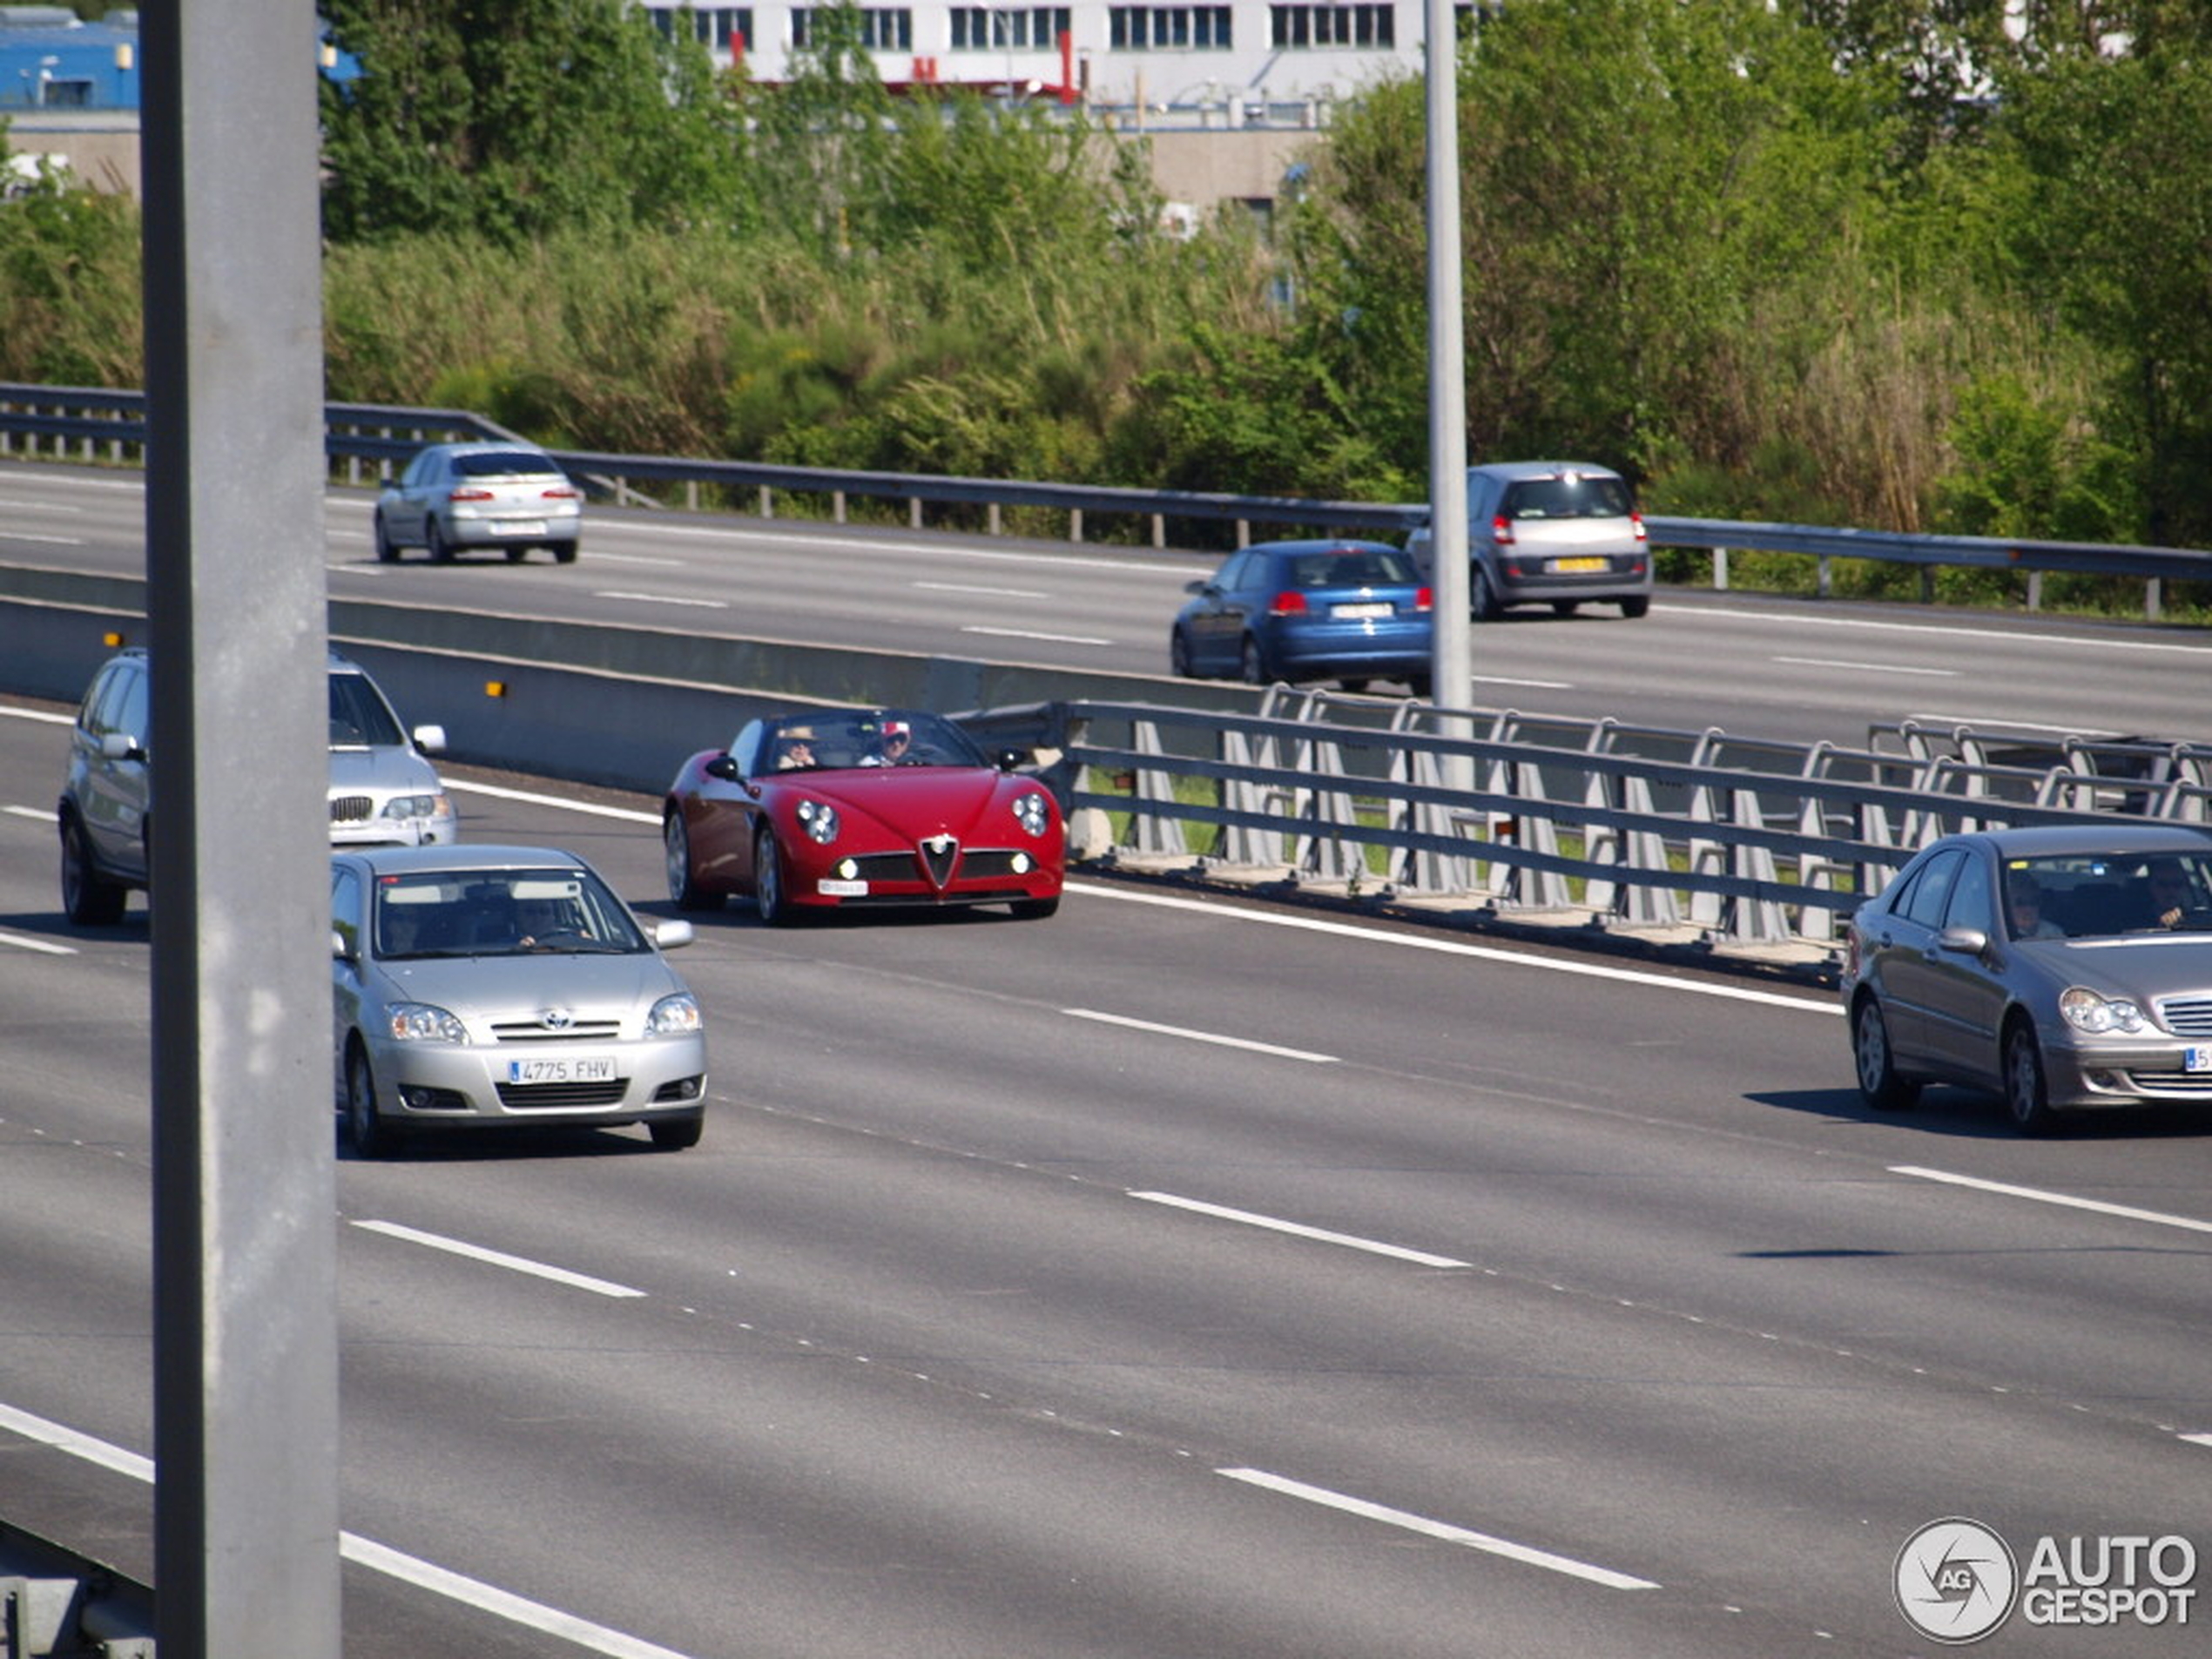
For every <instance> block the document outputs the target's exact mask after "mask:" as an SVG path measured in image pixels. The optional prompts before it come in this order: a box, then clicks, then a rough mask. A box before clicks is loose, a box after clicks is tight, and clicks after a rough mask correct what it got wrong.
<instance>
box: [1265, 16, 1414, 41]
mask: <svg viewBox="0 0 2212 1659" xmlns="http://www.w3.org/2000/svg"><path fill="white" fill-rule="evenodd" d="M1267 10H1268V20H1269V24H1270V27H1271V38H1270V40H1269V43H1268V44H1270V45H1272V46H1275V47H1277V48H1278V49H1282V50H1288V51H1298V50H1300V49H1301V48H1306V47H1332V46H1366V47H1372V48H1374V49H1376V50H1378V51H1383V50H1390V49H1393V48H1395V47H1396V46H1397V44H1398V14H1397V10H1396V9H1395V8H1394V7H1391V6H1270V7H1269V8H1268V9H1267Z"/></svg>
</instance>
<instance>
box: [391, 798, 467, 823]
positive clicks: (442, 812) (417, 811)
mask: <svg viewBox="0 0 2212 1659" xmlns="http://www.w3.org/2000/svg"><path fill="white" fill-rule="evenodd" d="M452 813H453V808H452V806H450V805H448V802H447V800H446V798H445V797H444V796H443V795H395V796H393V797H392V799H389V800H388V801H386V802H385V803H384V814H383V815H384V816H385V817H386V818H446V817H449V816H451V815H452Z"/></svg>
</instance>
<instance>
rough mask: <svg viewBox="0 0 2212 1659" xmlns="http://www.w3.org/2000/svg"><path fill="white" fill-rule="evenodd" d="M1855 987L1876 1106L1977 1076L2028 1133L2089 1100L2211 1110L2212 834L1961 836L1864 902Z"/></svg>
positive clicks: (2126, 830) (2174, 830)
mask: <svg viewBox="0 0 2212 1659" xmlns="http://www.w3.org/2000/svg"><path fill="white" fill-rule="evenodd" d="M1843 995H1844V1010H1845V1012H1846V1013H1847V1014H1848V1015H1850V1017H1851V1049H1852V1054H1853V1057H1854V1059H1855V1061H1856V1062H1857V1068H1858V1086H1859V1090H1860V1092H1861V1093H1862V1094H1863V1095H1864V1096H1865V1099H1866V1101H1867V1103H1868V1104H1870V1105H1872V1106H1876V1107H1882V1108H1898V1107H1905V1106H1910V1105H1911V1104H1912V1103H1913V1102H1914V1101H1915V1100H1916V1099H1917V1098H1918V1097H1919V1093H1920V1089H1921V1085H1922V1084H1924V1083H1927V1082H1955V1083H1963V1084H1965V1085H1966V1086H1967V1087H1969V1088H1974V1089H1986V1090H1988V1091H1990V1092H1992V1093H1994V1094H1999V1095H2001V1096H2003V1097H2004V1100H2005V1103H2006V1107H2007V1108H2008V1109H2009V1110H2010V1112H2011V1114H2012V1118H2013V1124H2014V1126H2015V1127H2016V1128H2018V1129H2019V1130H2020V1131H2021V1132H2022V1133H2023V1134H2031V1135H2032V1134H2036V1133H2038V1132H2040V1131H2041V1130H2045V1129H2047V1128H2048V1127H2049V1125H2050V1123H2051V1121H2052V1116H2053V1114H2054V1112H2059V1111H2067V1110H2072V1109H2080V1108H2087V1107H2099V1106H2135V1105H2141V1104H2142V1103H2146V1102H2153V1101H2156V1102H2170V1103H2178V1104H2182V1105H2187V1106H2194V1107H2196V1108H2199V1109H2203V1108H2212V835H2209V834H2207V833H2205V832H2204V831H2202V830H2201V829H2199V828H2196V827H2193V826H2188V825H2183V824H2168V825H2149V824H2141V823H2135V824H2110V825H2105V824H2089V825H2083V826H2072V825H2067V826H2050V827H2038V828H2033V829H2012V830H1989V831H1982V832H1979V833H1970V834H1960V835H1946V836H1945V837H1944V838H1943V839H1942V840H1939V841H1935V842H1932V843H1931V844H1930V845H1929V846H1927V847H1925V849H1923V850H1922V851H1921V853H1919V855H1918V856H1917V857H1915V858H1914V859H1913V860H1912V862H1911V863H1909V864H1907V865H1906V866H1905V867H1904V868H1903V869H1902V870H1900V871H1898V874H1897V877H1896V879H1895V880H1892V882H1891V883H1890V884H1889V886H1888V887H1885V888H1884V889H1883V890H1882V894H1881V896H1880V897H1879V898H1878V899H1875V900H1871V902H1869V903H1867V904H1865V905H1863V906H1861V907H1859V909H1858V912H1857V913H1856V914H1853V916H1852V917H1851V925H1850V927H1849V930H1848V932H1847V934H1846V936H1845V941H1844V974H1843Z"/></svg>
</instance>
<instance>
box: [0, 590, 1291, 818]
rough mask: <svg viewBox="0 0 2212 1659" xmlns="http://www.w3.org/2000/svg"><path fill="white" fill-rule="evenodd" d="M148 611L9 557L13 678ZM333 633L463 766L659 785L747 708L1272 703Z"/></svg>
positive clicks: (864, 668) (758, 654)
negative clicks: (440, 732) (433, 729)
mask: <svg viewBox="0 0 2212 1659" xmlns="http://www.w3.org/2000/svg"><path fill="white" fill-rule="evenodd" d="M146 633H147V630H146V624H145V584H144V583H141V582H134V581H131V580H128V579H124V578H116V577H88V576H81V575H78V574H76V573H74V572H69V571H57V570H37V569H25V568H20V567H7V568H0V689H4V690H7V691H12V692H15V693H17V694H18V695H21V696H25V697H42V698H53V699H55V700H56V701H59V702H68V703H73V702H75V701H76V700H77V699H78V698H79V697H81V696H82V695H83V694H84V687H85V685H87V684H88V683H89V682H90V681H91V677H92V672H93V671H94V670H95V669H96V668H98V666H99V664H100V663H101V662H102V661H104V660H105V658H107V657H108V656H109V655H111V653H112V651H114V650H115V649H116V647H117V646H118V645H119V644H133V645H142V644H145V643H146ZM330 641H331V644H332V646H333V647H334V649H336V650H338V651H341V652H343V653H344V654H345V655H346V656H347V657H350V658H353V659H354V661H356V662H358V663H360V664H361V665H362V666H363V667H364V668H366V669H368V671H369V672H370V673H372V674H374V676H375V677H376V678H377V680H378V681H379V682H380V683H381V685H383V687H384V689H385V691H387V692H388V694H389V695H390V697H391V698H392V700H393V702H394V703H395V704H397V705H399V711H400V715H401V718H402V719H404V720H405V721H406V722H407V723H408V725H442V726H444V727H445V730H446V743H447V748H446V753H447V756H448V758H449V759H454V760H457V761H462V762H466V763H469V764H473V765H485V766H497V767H503V768H508V769H511V770H513V771H516V772H532V773H536V774H539V775H542V776H545V777H550V778H563V779H571V780H573V781H575V782H578V783H591V784H600V785H604V786H608V787H610V788H617V789H634V790H639V791H643V792H649V793H658V792H659V791H660V790H661V789H662V788H663V787H664V786H665V785H666V784H667V783H668V781H669V779H671V778H672V777H674V776H675V774H676V770H677V768H678V766H679V765H681V764H682V763H683V761H684V759H685V757H687V756H689V755H691V754H693V753H695V752H698V750H701V749H707V748H716V747H719V746H720V745H723V744H725V743H727V742H728V741H729V740H730V738H732V737H733V736H734V735H736V732H737V730H738V726H739V725H742V724H743V723H744V722H745V720H747V719H749V718H752V716H754V715H756V714H762V713H768V712H772V711H777V710H780V709H788V708H791V707H792V706H794V705H808V704H820V705H845V706H851V705H874V704H897V705H904V706H907V707H911V708H925V709H933V710H935V711H939V712H941V713H947V714H953V713H963V712H966V711H970V710H977V709H994V708H1009V707H1016V706H1021V705H1028V704H1035V703H1046V702H1051V701H1055V700H1060V699H1069V698H1093V699H1100V700H1113V699H1119V700H1123V701H1150V702H1172V703H1174V704H1176V705H1179V706H1182V707H1184V708H1201V709H1212V710H1222V711H1232V710H1235V711H1251V710H1253V709H1256V708H1257V707H1258V698H1259V693H1258V691H1257V690H1256V689H1254V688H1251V687H1247V686H1243V685H1229V684H1225V683H1224V684H1205V683H1202V682H1192V681H1187V680H1175V679H1170V678H1165V677H1152V676H1145V675H1111V674H1082V673H1076V672H1073V671H1067V670H1061V669H1054V668H1048V667H1044V666H1041V665H1037V664H1019V663H987V662H981V661H975V660H972V659H969V658H952V657H931V656H926V655H922V654H920V653H907V652H897V651H849V650H843V649H840V648H835V647H831V646H826V645H809V644H793V643H790V642H786V641H772V640H754V639H730V638H723V637H713V636H708V635H700V634H693V633H688V632H685V631H678V630H672V629H653V628H614V627H599V626H595V625H592V624H583V623H567V622H556V621H549V620H545V619H542V618H534V617H509V616H497V615H490V614H486V613H482V612H475V611H460V610H445V609H440V608H435V607H430V606H422V605H406V604H371V603H363V602H355V601H346V600H337V601H333V602H332V604H331V606H330ZM494 688H496V690H495V689H494ZM57 781H58V779H57Z"/></svg>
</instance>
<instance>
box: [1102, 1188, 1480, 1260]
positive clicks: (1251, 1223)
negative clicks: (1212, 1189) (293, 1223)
mask: <svg viewBox="0 0 2212 1659" xmlns="http://www.w3.org/2000/svg"><path fill="white" fill-rule="evenodd" d="M1129 1196H1130V1197H1132V1198H1137V1199H1141V1200H1143V1202H1144V1203H1146V1204H1168V1205H1170V1206H1172V1207H1173V1208H1175V1209H1177V1210H1188V1211H1190V1212H1191V1213H1192V1214H1194V1215H1200V1216H1212V1217H1216V1218H1217V1220H1221V1221H1236V1222H1241V1223H1243V1224H1244V1225H1245V1226H1248V1227H1264V1228H1265V1229H1267V1231H1270V1232H1278V1233H1290V1234H1292V1235H1294V1236H1295V1237H1297V1238H1314V1239H1318V1240H1319V1241H1320V1242H1321V1243H1323V1244H1342V1245H1343V1246H1344V1247H1345V1249H1347V1250H1364V1251H1366V1252H1367V1253H1368V1254H1369V1255H1371V1256H1390V1257H1394V1258H1397V1259H1398V1260H1399V1261H1402V1262H1417V1263H1419V1264H1420V1265H1421V1266H1423V1267H1472V1266H1473V1265H1474V1263H1472V1262H1463V1261H1459V1260H1456V1259H1454V1258H1452V1257H1450V1256H1433V1255H1431V1254H1430V1253H1429V1252H1428V1251H1425V1250H1409V1249H1407V1248H1406V1246H1405V1245H1403V1244H1384V1243H1383V1242H1382V1241H1381V1240H1379V1239H1375V1238H1360V1237H1359V1235H1358V1234H1356V1233H1335V1232H1330V1231H1326V1230H1325V1229H1323V1228H1320V1227H1308V1226H1306V1225H1305V1224H1304V1223H1302V1222H1296V1221H1284V1220H1282V1219H1280V1218H1279V1217H1275V1216H1263V1215H1258V1214H1256V1213H1254V1212H1253V1211H1250V1210H1231V1209H1230V1208H1228V1207H1227V1206H1226V1205H1224V1204H1207V1203H1205V1202H1204V1200H1202V1199H1198V1198H1179V1197H1176V1195H1175V1194H1174V1193H1172V1192H1132V1193H1130V1195H1129Z"/></svg>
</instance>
